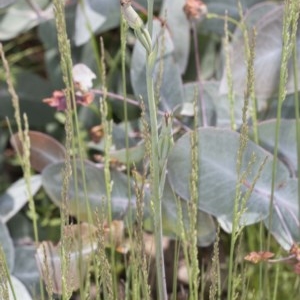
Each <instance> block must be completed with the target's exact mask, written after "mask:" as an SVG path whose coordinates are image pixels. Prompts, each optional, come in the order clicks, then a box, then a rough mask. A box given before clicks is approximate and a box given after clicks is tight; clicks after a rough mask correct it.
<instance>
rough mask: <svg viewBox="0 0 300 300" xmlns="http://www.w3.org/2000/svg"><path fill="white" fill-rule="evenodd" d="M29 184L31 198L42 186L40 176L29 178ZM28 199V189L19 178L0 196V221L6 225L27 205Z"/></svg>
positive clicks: (22, 179)
mask: <svg viewBox="0 0 300 300" xmlns="http://www.w3.org/2000/svg"><path fill="white" fill-rule="evenodd" d="M29 184H30V188H31V194H32V196H33V195H34V194H35V193H36V192H37V191H38V190H39V189H40V187H41V185H42V180H41V176H40V175H33V176H31V177H30V178H29ZM28 199H29V196H28V187H27V184H26V181H25V179H24V178H21V179H19V180H18V181H16V182H15V183H13V184H12V185H11V186H10V187H9V188H8V189H7V190H6V192H5V193H4V194H3V195H1V196H0V221H2V222H3V223H6V222H7V221H8V220H10V219H11V218H12V217H13V216H14V215H15V214H16V213H17V212H18V211H19V210H20V209H21V208H22V207H23V206H24V205H25V204H26V203H27V201H28Z"/></svg>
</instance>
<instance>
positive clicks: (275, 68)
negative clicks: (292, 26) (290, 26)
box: [220, 5, 300, 110]
mask: <svg viewBox="0 0 300 300" xmlns="http://www.w3.org/2000/svg"><path fill="white" fill-rule="evenodd" d="M259 7H260V8H261V9H262V10H263V13H264V17H260V18H259V19H258V20H257V22H255V23H254V22H253V19H254V20H256V19H257V18H255V17H252V14H257V13H258V12H257V11H258V10H257V8H256V7H254V8H253V9H250V10H249V12H248V14H247V15H246V18H245V22H246V24H248V20H249V23H250V26H249V29H250V30H249V32H250V33H249V34H250V36H251V34H252V33H251V28H252V26H255V30H256V33H257V34H256V37H255V59H254V78H255V93H256V96H257V98H258V108H259V110H260V109H262V108H264V107H265V106H266V102H265V101H266V100H267V99H268V98H270V97H271V96H273V95H276V94H277V93H278V87H279V76H280V67H281V53H282V44H283V40H282V27H283V10H284V6H283V5H278V6H276V7H275V8H273V9H270V11H268V12H266V10H265V9H264V6H262V5H261V6H259ZM253 23H254V24H253ZM299 26H300V25H299ZM298 29H299V28H298ZM296 45H297V48H298V49H300V30H298V31H297V42H296ZM297 52H298V61H299V59H300V51H297ZM230 58H231V63H232V64H231V69H232V77H233V88H234V91H235V93H237V94H239V95H244V92H245V89H246V78H247V69H246V64H245V60H246V58H245V48H244V39H243V35H242V34H241V32H240V30H237V31H236V32H235V35H234V37H233V42H232V44H231V50H230ZM297 68H298V72H299V69H300V65H298V66H297ZM288 73H289V76H288V81H287V86H286V90H287V93H293V92H294V89H295V88H294V75H293V71H292V64H291V63H289V64H288ZM298 86H300V79H298ZM220 92H221V93H227V92H228V86H227V79H226V71H224V73H223V78H222V80H221V85H220Z"/></svg>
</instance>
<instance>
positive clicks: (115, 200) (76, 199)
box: [42, 161, 135, 221]
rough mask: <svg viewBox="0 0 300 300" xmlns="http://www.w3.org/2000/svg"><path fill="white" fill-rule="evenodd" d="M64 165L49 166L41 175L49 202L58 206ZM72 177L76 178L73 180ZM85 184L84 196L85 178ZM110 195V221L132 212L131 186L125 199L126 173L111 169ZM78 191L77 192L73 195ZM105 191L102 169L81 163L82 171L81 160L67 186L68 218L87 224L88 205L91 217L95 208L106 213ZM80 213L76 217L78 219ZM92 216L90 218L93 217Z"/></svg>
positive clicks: (126, 192)
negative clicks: (71, 216) (73, 217)
mask: <svg viewBox="0 0 300 300" xmlns="http://www.w3.org/2000/svg"><path fill="white" fill-rule="evenodd" d="M63 168H64V163H63V162H61V163H56V164H52V165H49V166H48V167H46V168H45V169H44V170H43V172H42V183H43V187H44V188H45V190H46V192H47V194H48V195H49V197H50V198H51V200H52V201H53V202H54V203H55V204H56V205H58V206H60V205H61V203H62V200H61V199H62V198H61V197H62V188H63V185H62V183H63V180H64V179H63ZM75 174H76V176H77V178H76V179H75ZM83 174H84V178H85V184H86V196H85V189H84V178H83ZM110 175H111V182H112V192H111V209H112V217H113V218H122V217H124V216H126V214H127V213H129V211H130V210H131V212H132V210H134V209H135V196H134V190H133V185H132V183H130V184H131V198H129V196H128V180H130V178H128V177H127V176H126V175H125V174H123V173H121V172H118V171H116V170H113V169H112V170H110ZM76 191H77V193H76ZM107 199H108V198H107V191H106V184H105V174H104V169H103V168H102V167H97V166H96V165H95V164H93V163H90V162H87V161H86V162H84V166H83V169H82V168H81V163H80V161H76V166H75V169H74V168H73V170H72V175H71V178H70V186H69V189H68V209H69V213H70V214H71V215H74V216H77V217H79V218H80V220H81V221H88V206H89V209H90V211H91V212H92V214H94V213H95V210H96V209H97V210H98V212H99V213H101V211H102V209H103V208H104V209H105V210H106V211H107V208H108V206H107V205H108V203H107ZM78 214H79V216H78ZM92 217H93V216H92Z"/></svg>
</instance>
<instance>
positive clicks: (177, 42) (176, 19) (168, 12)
mask: <svg viewBox="0 0 300 300" xmlns="http://www.w3.org/2000/svg"><path fill="white" fill-rule="evenodd" d="M185 2H186V1H185V0H177V1H176V5H174V1H173V0H165V1H164V3H163V5H162V8H161V12H160V17H161V18H162V19H165V18H166V20H167V27H168V29H169V30H170V35H171V37H172V40H173V43H174V47H175V49H174V57H175V60H176V62H177V64H178V66H179V68H180V72H181V74H183V73H184V71H185V69H186V66H187V63H188V58H189V52H190V24H189V22H188V20H187V17H186V15H185V13H184V10H183V7H184V4H185ZM178 24H180V26H178Z"/></svg>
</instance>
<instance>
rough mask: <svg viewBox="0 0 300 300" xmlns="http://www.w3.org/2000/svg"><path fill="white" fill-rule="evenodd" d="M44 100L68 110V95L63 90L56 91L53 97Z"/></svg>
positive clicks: (50, 104) (53, 105)
mask: <svg viewBox="0 0 300 300" xmlns="http://www.w3.org/2000/svg"><path fill="white" fill-rule="evenodd" d="M43 102H44V103H46V104H48V105H49V106H51V107H56V109H57V110H59V111H61V110H66V108H67V104H66V95H65V93H64V92H63V91H54V92H53V94H52V97H51V98H46V99H43Z"/></svg>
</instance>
